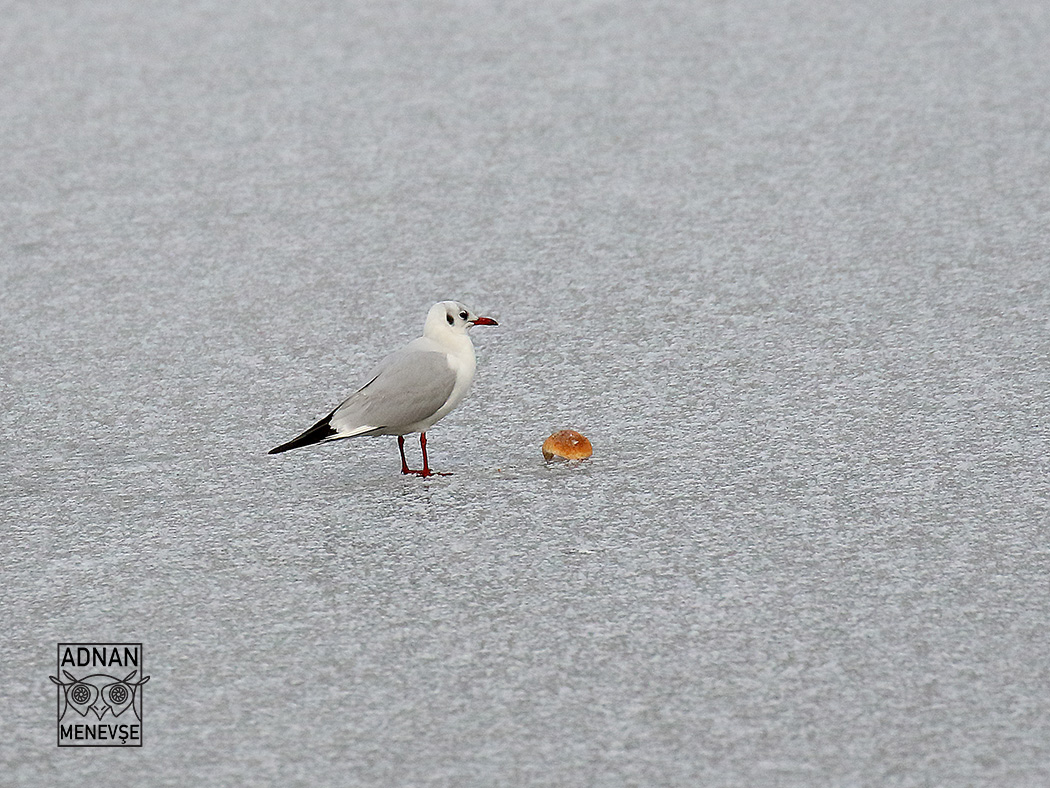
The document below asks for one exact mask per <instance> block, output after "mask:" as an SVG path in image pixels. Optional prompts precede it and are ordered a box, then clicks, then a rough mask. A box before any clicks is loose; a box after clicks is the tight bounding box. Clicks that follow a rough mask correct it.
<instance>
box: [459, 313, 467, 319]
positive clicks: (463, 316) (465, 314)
mask: <svg viewBox="0 0 1050 788" xmlns="http://www.w3.org/2000/svg"><path fill="white" fill-rule="evenodd" d="M459 316H460V317H461V318H462V319H463V320H466V319H467V317H468V315H467V313H466V312H460V313H459Z"/></svg>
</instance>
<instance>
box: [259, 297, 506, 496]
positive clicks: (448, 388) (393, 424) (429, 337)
mask: <svg viewBox="0 0 1050 788" xmlns="http://www.w3.org/2000/svg"><path fill="white" fill-rule="evenodd" d="M495 325H499V324H498V323H497V322H496V321H495V320H493V319H492V318H490V317H478V316H477V315H475V314H474V313H473V312H471V311H470V310H469V309H468V308H467V307H465V306H464V305H463V304H461V303H459V302H458V301H442V302H440V303H437V304H434V306H432V307H430V311H429V312H427V321H426V323H425V324H424V326H423V336H421V337H419V338H418V339H413V340H412V341H411V342H409V343H408V344H407V345H405V346H404V347H403V348H401V349H400V350H397V351H394V352H393V353H391V354H390V355H389V356H387V357H386V358H384V359H383V360H382V361H381V362H379V365H378V366H377V367H376V368H375V369H374V370H372V373H371V374H370V375H369V376H368V382H367V383H365V385H363V386H362V387H361V388H359V389H358V390H357V391H355V392H354V393H353V394H351V395H350V396H349V397H348V398H347V399H346V400H344V401H343V403H342V404H341V405H340V406H339V407H338V408H336V409H335V410H333V411H332V412H331V413H329V414H328V415H327V416H325V417H324V418H323V419H321V420H320V421H319V422H317V423H316V424H315V425H314V426H312V427H311V428H310V429H308V430H307V431H306V432H304V433H303V434H302V435H300V436H299V437H297V438H293V439H292V440H290V441H288V442H287V443H282V444H281V445H280V446H278V447H277V448H274V449H270V452H269V453H270V454H278V453H280V452H282V451H288V450H289V449H297V448H299V447H300V446H309V445H310V444H313V443H321V442H325V441H335V440H340V439H342V438H356V437H359V436H362V435H396V436H397V448H398V449H399V450H400V451H401V473H414V474H416V475H418V476H430V475H431V474H432V473H433V471H431V470H430V465H429V463H428V462H427V430H428V429H430V428H431V427H432V426H433V425H434V424H436V423H437V422H438V421H439V420H440V419H442V418H444V417H445V416H446V415H448V413H449V412H450V411H451V410H452V409H453V408H454V407H456V406H457V405H458V404H459V403H460V402H461V401H462V400H463V397H465V396H466V394H467V389H469V388H470V383H471V381H473V380H474V368H475V365H476V362H475V359H474V344H473V343H472V342H471V341H470V336H469V335H468V334H467V329H469V328H470V327H471V326H495ZM413 432H418V433H419V448H420V449H421V450H422V452H423V468H422V469H421V470H418V471H416V470H411V469H410V468H409V467H408V463H407V462H406V461H405V435H408V434H410V433H413Z"/></svg>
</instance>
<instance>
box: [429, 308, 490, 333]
mask: <svg viewBox="0 0 1050 788" xmlns="http://www.w3.org/2000/svg"><path fill="white" fill-rule="evenodd" d="M498 325H499V323H497V322H496V321H495V320H493V319H492V318H491V317H479V316H478V315H475V314H474V313H473V312H471V311H470V309H468V308H467V306H466V305H465V304H461V303H460V302H459V301H441V302H439V303H437V304H434V306H432V307H430V311H429V312H428V313H427V322H426V326H425V327H424V328H423V334H424V335H425V336H429V337H439V336H448V335H449V333H452V334H466V333H467V329H468V328H470V327H471V326H498Z"/></svg>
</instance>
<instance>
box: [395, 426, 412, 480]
mask: <svg viewBox="0 0 1050 788" xmlns="http://www.w3.org/2000/svg"><path fill="white" fill-rule="evenodd" d="M397 449H398V451H400V452H401V473H412V471H410V470H409V469H408V462H407V461H406V460H405V436H404V435H398V436H397Z"/></svg>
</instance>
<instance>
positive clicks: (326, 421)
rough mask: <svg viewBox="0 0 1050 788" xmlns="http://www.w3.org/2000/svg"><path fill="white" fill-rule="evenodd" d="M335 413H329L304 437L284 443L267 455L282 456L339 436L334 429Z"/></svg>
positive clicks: (303, 435) (305, 433) (304, 434)
mask: <svg viewBox="0 0 1050 788" xmlns="http://www.w3.org/2000/svg"><path fill="white" fill-rule="evenodd" d="M334 413H335V411H332V413H329V414H328V415H327V416H325V417H324V418H323V419H321V420H320V421H319V422H317V423H316V424H315V425H314V426H312V427H311V428H310V429H308V430H307V431H306V432H304V433H303V434H302V435H300V436H298V437H296V438H292V439H291V440H290V441H288V442H287V443H282V444H281V445H280V446H277V447H276V448H273V449H270V451H268V452H267V454H280V453H281V452H282V451H288V450H289V449H298V448H299V447H300V446H309V445H311V444H313V443H320V442H321V441H325V440H328V439H329V438H331V437H332V436H333V435H335V434H337V431H336V430H335V429H334V428H333V427H332V414H334Z"/></svg>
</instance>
